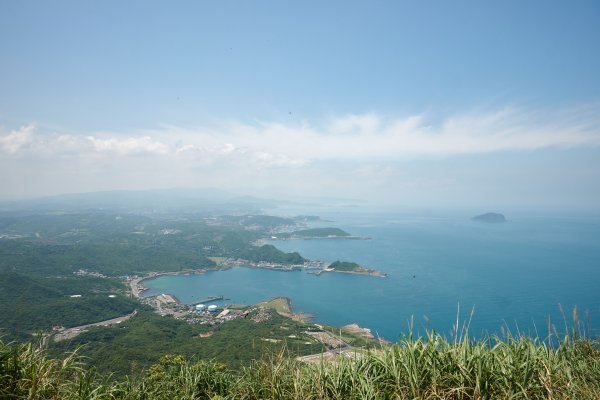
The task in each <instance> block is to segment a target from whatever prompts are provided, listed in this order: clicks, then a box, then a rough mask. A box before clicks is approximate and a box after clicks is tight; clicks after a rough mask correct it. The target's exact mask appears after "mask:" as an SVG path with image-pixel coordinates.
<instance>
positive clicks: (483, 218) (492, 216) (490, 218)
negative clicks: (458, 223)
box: [472, 212, 506, 224]
mask: <svg viewBox="0 0 600 400" xmlns="http://www.w3.org/2000/svg"><path fill="white" fill-rule="evenodd" d="M472 220H473V221H480V222H488V223H494V224H495V223H499V222H506V217H504V215H502V214H500V213H494V212H489V213H485V214H481V215H477V216H475V217H473V218H472Z"/></svg>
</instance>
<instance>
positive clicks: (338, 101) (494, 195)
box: [0, 0, 600, 211]
mask: <svg viewBox="0 0 600 400" xmlns="http://www.w3.org/2000/svg"><path fill="white" fill-rule="evenodd" d="M0 187H1V188H2V189H1V192H0V197H2V198H19V197H27V196H37V195H48V194H57V193H64V192H87V191H97V190H111V189H146V188H168V187H217V188H221V189H226V190H230V191H237V192H241V193H248V194H254V195H259V196H260V195H262V196H275V197H294V196H307V197H318V196H336V197H348V198H358V199H369V200H370V201H373V202H381V203H386V204H396V205H398V206H399V207H402V206H415V205H416V206H426V207H456V206H467V207H471V206H473V207H477V208H478V209H484V210H487V209H502V208H506V207H512V208H518V207H524V208H532V207H540V208H543V209H571V208H576V209H581V210H589V209H593V210H596V211H597V210H600V3H599V2H598V1H548V0H545V1H497V2H495V4H492V2H482V1H452V2H450V1H438V2H433V1H419V2H416V1H415V2H403V1H389V2H386V1H373V2H367V1H361V2H353V1H347V0H345V1H339V2H335V1H297V2H288V1H268V2H267V1H237V2H233V1H210V2H209V1H189V2H186V1H173V2H166V1H165V2H151V1H97V2H90V1H81V0H77V1H72V2H66V1H39V2H35V1H2V2H0Z"/></svg>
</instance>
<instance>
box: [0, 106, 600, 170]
mask: <svg viewBox="0 0 600 400" xmlns="http://www.w3.org/2000/svg"><path fill="white" fill-rule="evenodd" d="M599 111H600V110H599ZM595 115H600V112H599V113H598V114H595ZM595 115H591V114H590V113H589V112H587V113H585V114H584V115H581V116H580V117H582V118H577V117H578V115H577V112H570V113H569V118H565V115H564V113H563V114H562V115H560V116H559V117H555V116H552V115H550V116H549V115H545V116H544V117H542V116H540V115H539V114H538V113H535V112H526V111H523V110H517V109H504V110H500V111H493V112H484V113H469V114H463V115H456V116H451V117H448V118H446V119H444V120H442V121H441V122H439V121H438V122H432V121H430V120H429V119H428V118H427V116H426V115H412V116H407V117H402V118H386V117H383V116H380V115H377V114H374V113H369V114H364V115H344V116H341V117H337V118H332V119H331V120H330V121H328V122H327V123H325V124H322V125H314V124H310V123H307V122H304V123H299V124H284V123H281V122H265V123H258V124H244V123H240V122H237V121H235V122H228V123H224V124H222V125H221V126H219V127H216V128H214V127H212V128H204V127H199V128H182V127H177V126H164V127H163V128H161V129H156V130H148V131H143V132H141V133H140V132H136V133H133V134H122V133H106V132H104V133H100V134H92V135H87V136H85V137H82V136H79V135H65V134H56V135H44V136H42V135H36V134H34V127H33V126H26V127H23V128H21V129H18V130H14V131H12V132H10V133H8V134H6V135H0V148H1V149H2V151H3V152H4V153H8V154H16V153H18V152H35V151H39V150H41V149H45V150H47V149H48V148H50V149H52V150H53V151H56V152H59V153H60V152H61V150H62V149H64V148H65V145H68V146H66V147H67V148H73V147H78V148H79V151H80V152H82V153H88V152H92V153H106V154H110V155H111V156H121V157H128V156H139V155H153V156H168V157H173V158H177V157H187V158H194V157H195V158H197V159H198V161H202V162H204V163H206V162H208V161H218V160H228V161H230V162H233V161H234V160H235V159H238V158H244V159H247V160H253V161H254V162H256V163H257V164H260V165H262V166H274V167H281V166H302V165H305V164H306V163H307V162H311V161H314V160H336V159H341V160H348V159H354V160H361V159H370V158H371V159H372V158H377V159H388V160H389V159H404V158H407V157H408V158H414V157H422V156H455V155H462V154H477V153H490V152H499V151H521V150H536V149H542V148H548V147H575V146H598V145H600V117H596V116H595ZM90 144H91V146H90Z"/></svg>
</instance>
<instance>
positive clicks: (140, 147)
mask: <svg viewBox="0 0 600 400" xmlns="http://www.w3.org/2000/svg"><path fill="white" fill-rule="evenodd" d="M87 139H88V140H89V141H90V142H92V144H93V146H94V149H95V150H96V151H101V152H102V151H106V152H114V153H117V154H119V155H122V156H127V155H135V154H144V153H147V154H159V155H164V154H168V153H169V151H170V149H169V146H167V145H166V144H164V143H161V142H159V141H157V140H154V139H152V138H151V137H149V136H142V137H126V138H118V137H111V138H108V139H98V138H95V137H94V136H88V137H87Z"/></svg>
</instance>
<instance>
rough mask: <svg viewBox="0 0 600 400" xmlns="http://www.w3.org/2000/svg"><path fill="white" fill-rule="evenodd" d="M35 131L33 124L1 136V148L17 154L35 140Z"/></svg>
mask: <svg viewBox="0 0 600 400" xmlns="http://www.w3.org/2000/svg"><path fill="white" fill-rule="evenodd" d="M33 131H34V127H33V125H27V126H23V127H21V128H19V129H16V130H13V131H11V132H10V133H8V134H6V135H2V136H0V149H2V151H3V152H5V153H8V154H15V153H16V152H17V151H19V150H21V149H24V148H26V147H27V146H29V145H30V144H31V143H32V141H33V138H32V136H33Z"/></svg>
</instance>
